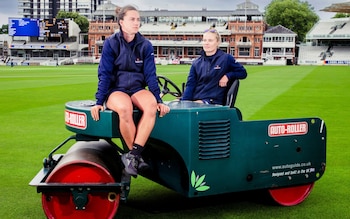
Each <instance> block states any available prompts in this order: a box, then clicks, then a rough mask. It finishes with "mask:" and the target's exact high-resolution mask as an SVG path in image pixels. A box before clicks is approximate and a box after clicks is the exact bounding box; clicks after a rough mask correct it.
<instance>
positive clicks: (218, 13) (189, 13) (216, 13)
mask: <svg viewBox="0 0 350 219" xmlns="http://www.w3.org/2000/svg"><path fill="white" fill-rule="evenodd" d="M140 15H141V17H151V16H155V17H201V16H204V17H230V16H245V15H250V16H262V15H263V14H262V13H261V12H260V11H259V10H257V9H247V10H242V9H238V10H182V11H175V10H174V11H170V10H153V11H152V10H151V11H140Z"/></svg>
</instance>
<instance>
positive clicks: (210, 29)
mask: <svg viewBox="0 0 350 219" xmlns="http://www.w3.org/2000/svg"><path fill="white" fill-rule="evenodd" d="M208 32H209V33H214V34H215V35H216V40H217V41H218V42H219V43H221V36H220V34H219V32H218V31H217V29H215V28H209V29H207V30H205V31H204V33H203V35H204V34H205V33H208Z"/></svg>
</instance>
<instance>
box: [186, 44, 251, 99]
mask: <svg viewBox="0 0 350 219" xmlns="http://www.w3.org/2000/svg"><path fill="white" fill-rule="evenodd" d="M224 75H226V76H227V77H228V79H229V81H232V80H234V79H244V78H246V77H247V71H246V70H245V68H244V67H243V66H242V65H241V64H240V63H238V62H237V61H236V60H235V59H234V57H233V56H232V55H230V54H227V53H225V52H223V51H222V50H217V52H216V53H215V54H214V55H213V56H206V55H205V53H204V51H202V53H201V56H200V57H199V58H198V59H196V60H194V61H193V63H192V66H191V69H190V72H189V75H188V78H187V83H186V88H185V91H184V94H183V96H182V97H181V100H191V101H194V100H204V101H206V102H208V103H211V104H220V105H223V104H224V101H225V95H226V90H227V87H220V86H219V81H220V79H221V78H222V76H224Z"/></svg>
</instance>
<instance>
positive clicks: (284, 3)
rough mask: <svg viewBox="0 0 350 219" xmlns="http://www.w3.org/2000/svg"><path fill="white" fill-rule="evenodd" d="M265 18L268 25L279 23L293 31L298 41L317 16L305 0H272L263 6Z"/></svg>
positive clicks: (302, 37) (317, 18)
mask: <svg viewBox="0 0 350 219" xmlns="http://www.w3.org/2000/svg"><path fill="white" fill-rule="evenodd" d="M265 19H266V22H267V24H268V25H270V26H276V25H279V24H280V25H282V26H284V27H286V28H288V29H290V30H292V31H293V32H295V33H296V34H297V35H298V39H299V41H304V39H305V35H306V33H307V32H308V31H309V30H310V29H311V28H312V27H313V26H314V24H315V23H316V22H317V21H318V20H319V17H318V15H317V14H316V13H315V12H314V8H313V7H312V6H311V5H310V4H309V3H308V2H307V1H300V0H272V1H271V3H270V4H269V5H268V6H266V8H265Z"/></svg>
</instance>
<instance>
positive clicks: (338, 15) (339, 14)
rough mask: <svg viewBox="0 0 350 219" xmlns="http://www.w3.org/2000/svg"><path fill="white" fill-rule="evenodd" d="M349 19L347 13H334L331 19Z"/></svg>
mask: <svg viewBox="0 0 350 219" xmlns="http://www.w3.org/2000/svg"><path fill="white" fill-rule="evenodd" d="M347 17H350V14H348V13H336V14H335V15H334V17H333V18H347Z"/></svg>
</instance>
